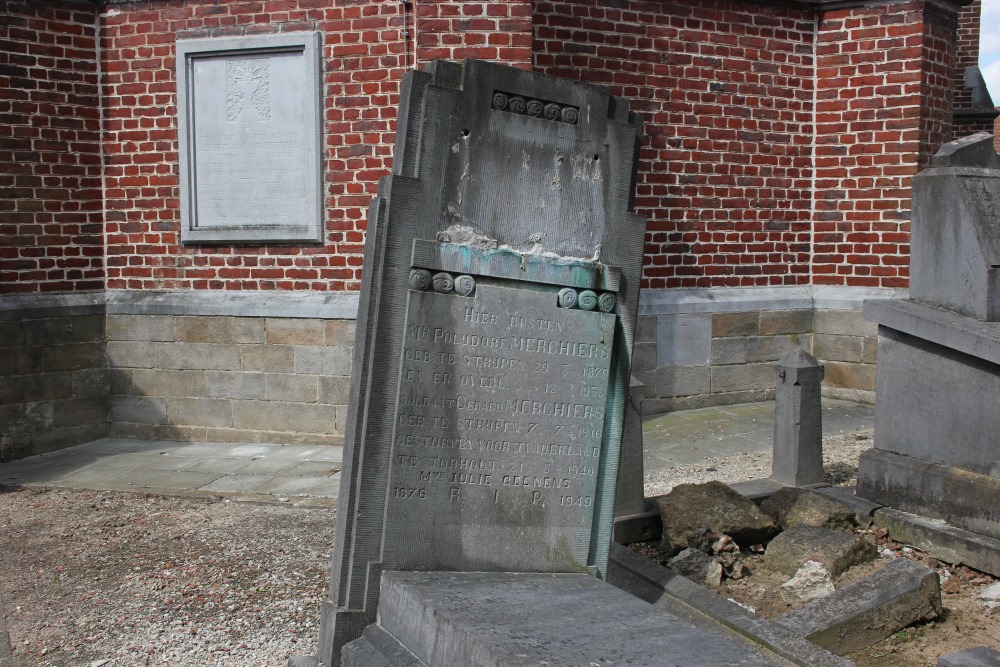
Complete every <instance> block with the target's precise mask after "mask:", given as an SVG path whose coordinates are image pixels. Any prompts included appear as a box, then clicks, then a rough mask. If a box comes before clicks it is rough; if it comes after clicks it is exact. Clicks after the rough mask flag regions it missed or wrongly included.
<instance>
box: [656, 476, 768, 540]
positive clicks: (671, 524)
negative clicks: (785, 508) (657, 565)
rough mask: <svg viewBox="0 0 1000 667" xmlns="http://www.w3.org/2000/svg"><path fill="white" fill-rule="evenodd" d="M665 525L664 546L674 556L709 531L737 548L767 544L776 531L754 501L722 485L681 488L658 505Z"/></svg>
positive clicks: (686, 485) (711, 483)
mask: <svg viewBox="0 0 1000 667" xmlns="http://www.w3.org/2000/svg"><path fill="white" fill-rule="evenodd" d="M656 506H657V509H658V510H659V512H660V518H661V521H662V522H663V534H662V540H663V545H664V547H665V548H667V549H668V550H669V551H670V553H671V554H675V553H677V552H679V551H680V550H682V549H684V548H686V547H687V546H688V538H689V537H692V536H694V535H696V534H698V533H700V532H703V531H704V530H705V528H706V527H707V528H712V529H714V530H716V531H718V532H720V533H725V534H726V535H729V536H730V537H731V538H733V540H735V541H736V543H737V544H739V545H741V546H750V545H752V544H760V543H763V542H766V541H767V540H768V539H770V537H771V536H772V535H774V533H775V531H776V529H775V526H774V522H773V521H772V520H771V518H770V517H769V516H767V515H766V514H764V513H763V512H761V511H760V508H758V507H757V506H756V505H755V504H754V503H753V502H752V501H750V500H747V499H746V498H744V497H742V496H741V495H740V494H738V493H736V492H735V491H733V490H732V489H731V488H729V487H728V486H726V485H725V484H723V483H722V482H707V483H705V484H679V485H677V486H676V487H674V489H673V490H672V491H671V492H670V493H668V494H667V495H665V496H663V497H662V498H660V499H659V500H657V502H656Z"/></svg>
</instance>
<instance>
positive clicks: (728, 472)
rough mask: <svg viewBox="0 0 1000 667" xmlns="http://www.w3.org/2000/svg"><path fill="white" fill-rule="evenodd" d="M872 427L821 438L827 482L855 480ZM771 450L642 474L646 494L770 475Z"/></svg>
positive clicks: (849, 481)
mask: <svg viewBox="0 0 1000 667" xmlns="http://www.w3.org/2000/svg"><path fill="white" fill-rule="evenodd" d="M872 437H873V431H872V429H866V430H863V431H854V432H852V433H838V434H836V435H830V436H827V437H825V438H823V470H824V472H825V474H826V481H827V482H829V483H830V484H837V485H851V484H854V483H856V482H857V476H858V457H859V456H860V455H861V452H863V451H865V450H866V449H871V447H872V442H873V441H872ZM770 475H771V452H770V450H768V451H764V452H740V453H738V454H736V455H735V456H729V457H711V458H706V459H702V460H700V461H697V462H695V463H692V464H690V465H685V466H677V467H675V468H667V469H665V470H659V471H657V472H652V473H648V474H647V475H646V476H645V485H644V486H645V493H646V497H647V498H649V497H651V496H662V495H663V494H665V493H670V489H672V488H674V486H676V485H678V484H701V483H702V482H707V481H710V480H713V479H715V480H719V481H720V482H726V483H727V484H732V483H734V482H745V481H747V480H751V479H760V478H763V477H770Z"/></svg>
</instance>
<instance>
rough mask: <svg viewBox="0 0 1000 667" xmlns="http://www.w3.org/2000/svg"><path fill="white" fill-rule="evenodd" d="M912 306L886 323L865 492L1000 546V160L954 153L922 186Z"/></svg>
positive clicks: (861, 488)
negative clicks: (999, 540)
mask: <svg viewBox="0 0 1000 667" xmlns="http://www.w3.org/2000/svg"><path fill="white" fill-rule="evenodd" d="M912 256H913V261H912V268H911V273H912V278H911V283H910V284H911V287H910V299H896V300H888V301H867V302H866V303H865V316H866V317H867V318H868V319H871V320H875V321H876V322H878V324H879V339H878V384H877V394H878V401H877V403H876V406H875V447H874V448H873V449H871V450H869V451H866V452H864V453H863V454H862V456H861V459H860V462H859V465H858V488H857V494H858V496H860V497H862V498H866V499H868V500H871V501H874V502H877V503H881V504H884V505H888V506H890V507H893V508H895V509H899V510H903V511H905V512H911V513H915V514H920V515H923V516H927V517H932V518H935V519H943V520H945V521H948V522H949V523H951V524H952V525H953V526H955V527H957V528H960V529H963V530H969V531H973V532H976V533H979V534H982V535H986V536H989V537H991V538H1000V443H998V441H997V433H1000V321H998V320H1000V157H998V156H997V154H996V152H995V151H994V150H993V137H992V136H990V135H976V136H973V137H968V138H965V139H960V140H958V141H954V142H951V143H950V144H947V145H945V146H944V147H942V149H941V150H940V151H939V152H938V153H937V155H935V156H934V159H933V161H932V166H931V168H930V169H927V170H925V171H923V172H921V173H920V174H918V175H917V177H916V178H915V179H914V183H913V232H912Z"/></svg>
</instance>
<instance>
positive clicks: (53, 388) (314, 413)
mask: <svg viewBox="0 0 1000 667" xmlns="http://www.w3.org/2000/svg"><path fill="white" fill-rule="evenodd" d="M903 295H905V292H903V291H901V290H886V289H865V288H849V287H819V286H814V287H770V288H733V289H725V288H712V289H690V290H688V289H675V290H648V291H646V292H645V293H643V295H642V297H641V301H640V307H639V318H638V329H637V332H636V337H635V347H634V356H633V372H634V373H635V375H636V376H637V377H638V378H639V379H640V380H641V381H642V382H643V383H644V385H645V387H644V400H643V403H642V407H643V412H644V413H645V414H656V413H661V412H668V411H674V410H685V409H692V408H699V407H707V406H712V405H729V404H736V403H744V402H751V401H764V400H770V399H772V398H773V397H774V370H773V364H774V362H775V361H777V360H778V359H779V358H781V357H782V356H783V355H784V354H786V353H787V352H789V351H790V350H792V349H793V348H794V347H802V348H803V349H805V350H807V351H809V352H811V353H812V354H814V355H815V356H817V357H818V358H819V359H820V360H821V361H823V363H824V364H825V365H826V377H825V380H824V382H823V392H824V394H825V395H827V396H832V397H837V398H846V399H851V400H858V401H865V402H873V401H874V396H875V361H876V359H875V349H876V334H877V331H876V327H875V325H874V324H873V323H871V322H868V321H866V320H865V319H864V317H863V315H862V312H861V307H862V303H863V301H864V299H866V298H893V297H900V296H903ZM356 311H357V298H356V296H346V295H341V296H337V297H336V298H334V297H331V296H330V295H306V294H296V295H278V296H275V295H253V296H252V297H247V296H245V295H244V296H238V295H229V294H226V293H215V294H207V293H176V292H149V291H146V292H134V293H130V292H116V291H114V290H112V291H109V292H107V293H94V294H91V295H86V294H82V295H77V296H72V297H67V296H59V295H51V296H44V295H40V296H36V297H5V298H4V299H3V300H0V424H2V425H3V428H2V429H0V460H13V459H15V458H22V457H24V456H29V455H32V454H37V453H41V452H45V451H50V450H53V449H58V448H61V447H65V446H69V445H72V444H77V443H80V442H85V441H87V440H91V439H96V438H98V437H102V436H104V435H107V434H111V435H114V436H120V437H139V438H145V439H165V440H185V441H206V442H249V443H252V442H271V443H314V444H340V443H341V442H342V441H343V437H344V424H345V422H346V419H347V406H348V404H349V403H350V396H349V391H350V389H349V387H350V375H351V364H352V358H353V347H354V337H355V321H354V314H355V313H356ZM391 407H392V406H386V409H391Z"/></svg>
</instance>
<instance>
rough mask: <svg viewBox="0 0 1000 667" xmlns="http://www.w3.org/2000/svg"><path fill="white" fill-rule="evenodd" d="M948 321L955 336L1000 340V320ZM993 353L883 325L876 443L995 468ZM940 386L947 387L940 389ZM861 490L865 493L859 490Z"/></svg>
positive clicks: (997, 373)
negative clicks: (959, 347)
mask: <svg viewBox="0 0 1000 667" xmlns="http://www.w3.org/2000/svg"><path fill="white" fill-rule="evenodd" d="M923 310H930V309H923ZM919 313H920V311H916V313H915V314H919ZM949 326H950V328H951V329H952V330H953V331H954V332H955V339H956V340H958V339H959V338H960V337H961V336H960V334H962V333H965V334H968V336H969V337H971V338H972V340H970V341H968V345H970V346H973V345H975V346H978V347H981V348H982V350H983V351H987V350H989V349H990V346H991V345H993V346H996V347H997V348H1000V324H996V325H989V326H992V327H993V328H994V329H995V331H993V332H992V333H990V332H988V331H986V330H984V329H983V327H985V326H986V325H983V324H982V323H976V322H974V321H972V320H969V319H967V318H961V317H959V316H957V315H953V316H952V317H951V318H950V325H949ZM998 361H1000V360H994V361H990V360H988V359H985V358H981V357H977V356H976V355H974V354H967V353H964V352H960V351H958V350H956V349H954V348H952V347H949V346H947V345H944V344H939V343H935V342H931V341H929V340H927V339H925V338H921V337H919V336H916V335H910V334H908V333H904V332H901V331H898V330H896V329H891V328H887V327H882V329H881V331H880V335H879V371H878V372H879V382H880V387H879V392H880V393H879V402H878V407H877V409H876V411H875V433H876V445H875V446H876V447H877V448H878V449H879V450H883V451H887V452H892V453H895V454H901V455H905V456H909V457H913V458H915V459H920V460H923V461H929V462H933V463H938V464H940V465H944V466H954V467H956V468H960V469H962V470H967V471H969V472H973V473H978V474H980V475H989V476H993V477H997V475H1000V465H998V463H997V452H996V439H995V438H994V434H995V433H996V432H997V430H998V429H1000V421H998V418H997V415H998V414H1000V413H998V412H997V410H996V409H995V406H996V401H995V397H996V396H998V395H1000V363H998ZM942 386H949V387H953V389H952V390H951V391H941V387H942ZM943 443H947V446H942V445H943ZM862 471H863V468H862ZM861 495H862V496H864V497H870V496H868V495H867V494H866V493H865V492H864V490H862V493H861ZM873 500H874V498H873ZM931 502H932V503H934V502H938V501H937V500H936V499H935V500H931ZM997 507H1000V506H994V509H993V510H992V513H993V514H994V515H996V514H997ZM899 509H906V508H905V507H900V508H899Z"/></svg>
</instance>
